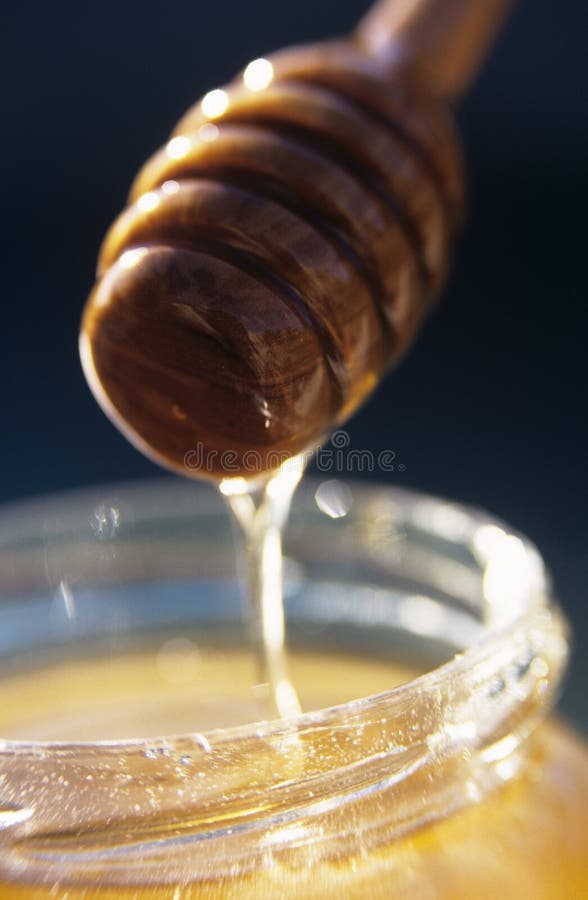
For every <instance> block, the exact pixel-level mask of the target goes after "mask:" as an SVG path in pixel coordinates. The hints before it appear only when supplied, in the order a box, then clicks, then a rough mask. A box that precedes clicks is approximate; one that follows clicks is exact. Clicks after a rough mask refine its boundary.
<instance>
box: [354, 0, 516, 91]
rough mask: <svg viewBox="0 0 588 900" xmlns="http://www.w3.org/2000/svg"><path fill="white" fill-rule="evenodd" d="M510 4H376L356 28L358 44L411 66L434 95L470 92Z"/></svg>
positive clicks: (452, 0) (440, 0)
mask: <svg viewBox="0 0 588 900" xmlns="http://www.w3.org/2000/svg"><path fill="white" fill-rule="evenodd" d="M512 5H513V0H380V2H378V3H376V4H375V5H374V6H373V7H372V8H371V9H370V11H369V12H368V13H367V15H366V16H365V18H364V19H362V21H361V22H360V23H359V26H358V28H357V31H356V36H357V38H358V40H359V43H360V44H361V45H362V46H363V47H364V48H365V49H367V50H368V51H369V52H370V53H371V54H373V55H379V56H382V57H384V58H387V59H388V61H389V65H390V68H391V69H393V70H394V71H397V70H398V68H399V67H412V68H413V69H414V70H415V71H416V72H418V73H419V74H420V75H421V77H422V78H423V79H424V80H425V82H426V85H427V87H428V89H429V90H430V91H431V92H432V93H434V94H437V95H438V96H444V97H446V98H449V99H455V98H458V97H459V96H460V95H461V94H462V93H463V92H464V91H465V90H467V88H468V87H469V85H470V83H471V81H472V79H473V77H474V75H475V73H476V71H477V69H478V67H479V65H480V64H481V62H482V60H483V58H484V56H485V54H486V52H487V50H488V48H489V46H490V44H491V42H492V39H493V37H494V35H495V33H496V31H497V30H498V28H499V26H500V24H501V22H502V20H503V19H504V17H505V15H506V13H507V12H508V10H509V8H510V7H511V6H512Z"/></svg>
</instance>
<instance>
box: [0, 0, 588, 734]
mask: <svg viewBox="0 0 588 900" xmlns="http://www.w3.org/2000/svg"><path fill="white" fill-rule="evenodd" d="M472 2H474V0H472ZM366 5H367V4H366V3H364V2H361V0H298V2H297V3H286V2H281V3H276V2H268V0H248V2H247V3H244V2H237V0H216V2H214V3H200V2H198V0H190V2H186V0H175V2H174V3H173V4H167V5H166V4H162V3H161V2H159V3H155V2H153V0H144V2H142V3H130V2H124V0H122V2H120V0H119V2H114V0H102V2H101V3H100V4H80V3H77V2H76V3H56V4H55V3H52V4H43V5H41V4H27V3H20V4H18V5H16V4H14V5H13V4H11V5H10V7H9V11H8V12H6V11H5V12H4V13H3V17H4V22H3V28H2V31H3V38H2V41H3V46H2V47H1V48H0V49H1V53H0V67H1V71H0V77H1V81H0V83H1V84H2V85H3V86H4V89H5V90H4V92H3V93H4V97H3V101H2V124H3V129H2V132H3V136H2V142H1V146H2V154H3V160H2V169H1V171H2V173H3V179H2V216H1V218H0V222H1V226H0V227H1V229H2V249H3V261H2V270H1V274H0V277H1V282H2V294H3V296H2V307H1V309H2V315H1V319H0V322H1V330H0V335H1V336H0V351H1V354H2V355H1V362H2V370H1V385H2V395H1V401H2V412H3V416H2V435H1V437H2V440H1V443H0V461H1V464H2V468H1V473H2V474H1V478H0V500H2V501H8V500H12V499H15V498H19V497H24V496H27V495H31V494H35V493H38V492H48V491H55V490H59V489H62V488H71V487H74V486H77V485H82V484H87V483H96V482H101V481H107V480H117V479H129V478H140V477H145V476H148V477H149V476H154V475H157V474H158V472H157V470H156V468H155V466H153V465H151V464H150V463H149V462H147V461H146V460H144V459H142V458H141V456H140V455H139V454H138V453H137V452H136V451H135V450H133V449H132V448H131V447H130V446H129V445H127V443H126V442H125V440H124V439H123V438H122V437H121V436H120V435H119V434H118V433H117V432H116V431H115V430H114V429H113V428H112V427H111V425H110V424H109V423H108V422H107V420H106V419H105V417H104V416H103V415H102V413H101V412H100V411H99V410H98V407H97V406H96V404H95V402H94V401H93V399H92V398H91V396H90V393H89V391H88V390H87V388H86V386H85V383H84V379H83V376H82V374H81V370H80V367H79V363H78V357H77V329H78V321H79V316H80V312H81V307H82V304H83V302H84V299H85V296H86V294H87V292H88V290H89V288H90V285H91V282H92V278H93V271H94V265H95V259H96V253H97V249H98V245H99V242H100V239H101V237H102V235H103V233H104V231H105V230H106V228H107V226H108V224H109V222H110V221H111V219H112V218H113V216H114V215H115V214H116V213H117V212H118V210H119V209H120V207H121V205H122V203H123V201H124V198H125V195H126V191H127V189H128V186H129V184H130V181H131V178H132V177H133V175H134V173H135V171H136V170H137V168H138V167H139V165H140V164H141V163H142V162H143V160H144V159H145V158H146V156H147V155H148V154H149V153H150V152H151V151H152V150H153V149H155V148H156V147H157V146H159V145H160V144H161V143H163V142H164V140H165V138H166V136H167V134H168V133H169V131H170V130H171V128H172V126H173V125H174V123H175V121H176V120H177V119H178V117H179V116H180V114H181V113H182V112H183V111H184V110H185V108H186V107H187V106H188V105H190V104H191V103H192V102H193V101H194V100H195V99H197V97H198V96H199V95H200V94H202V93H203V92H204V91H205V90H208V89H209V88H211V87H214V86H216V85H218V84H222V83H223V82H224V81H226V80H228V79H229V78H230V77H231V76H232V75H233V74H234V73H235V71H236V70H237V69H239V68H240V67H241V66H242V65H243V64H244V63H246V62H247V61H248V60H249V59H251V58H254V57H256V56H259V55H260V54H262V53H264V52H268V51H271V50H273V49H276V48H277V47H279V46H281V45H285V44H289V43H295V42H299V41H305V40H309V39H315V38H320V37H322V36H326V35H329V34H333V33H337V32H342V31H344V30H347V29H349V28H350V27H351V26H352V24H353V23H354V21H355V20H356V19H357V18H358V17H359V15H360V14H361V13H362V12H363V11H364V9H365V8H366ZM587 26H588V7H586V4H585V0H575V2H574V0H566V2H565V3H554V2H553V0H523V2H521V3H520V5H519V7H518V9H517V10H516V12H515V14H514V15H513V16H512V18H511V20H510V23H509V26H508V28H507V30H506V31H505V33H504V35H503V37H502V39H501V41H500V43H499V45H498V47H497V49H496V51H495V53H494V55H493V57H492V59H491V61H490V63H489V64H488V66H487V67H486V69H485V71H484V73H483V75H482V77H481V78H480V79H479V81H478V83H477V86H476V88H475V90H474V91H473V92H472V93H471V95H470V97H469V98H468V100H467V102H466V103H465V104H464V105H463V107H462V109H461V111H460V120H461V124H462V129H463V134H464V138H465V144H466V148H467V157H468V160H469V169H470V180H471V212H470V218H469V222H468V226H467V229H466V231H465V234H464V236H463V239H462V242H461V246H460V248H459V254H458V259H457V264H456V267H455V270H454V274H453V278H452V281H451V284H450V286H449V289H448V290H447V291H446V295H445V298H444V301H443V303H442V304H441V306H440V307H439V310H438V312H437V313H436V315H435V316H434V317H433V319H432V321H431V322H430V324H429V325H428V327H427V328H426V331H425V334H424V336H423V337H422V339H421V340H420V342H419V343H418V346H417V347H416V348H415V350H414V351H413V353H412V355H411V356H410V358H409V359H408V360H407V362H406V363H405V364H404V365H403V367H402V368H401V370H400V371H399V372H397V373H396V374H394V375H392V377H390V378H389V379H388V380H387V381H386V383H385V384H384V385H383V386H382V387H381V388H380V390H379V392H378V394H377V395H376V397H375V398H374V399H373V400H372V401H371V402H370V403H369V405H368V406H366V407H365V409H364V410H362V411H361V412H360V414H359V415H357V416H356V417H355V418H354V420H353V421H352V422H351V423H350V426H349V432H350V436H351V440H352V446H353V447H356V448H358V449H360V448H373V449H375V450H380V449H384V448H391V449H394V450H395V451H396V452H397V454H398V461H399V462H401V463H403V464H404V465H405V466H406V470H405V471H404V472H402V473H395V474H394V475H392V476H388V478H390V479H391V480H393V481H397V482H400V483H402V484H406V485H411V486H416V487H419V488H423V489H426V490H429V491H431V492H434V493H438V494H442V495H446V496H449V497H453V498H456V499H458V500H463V501H467V502H469V503H475V504H477V505H481V506H483V507H486V508H487V509H489V510H491V511H493V512H494V513H497V514H498V515H499V516H501V517H503V518H504V519H506V520H507V521H509V522H511V523H513V524H514V525H516V526H517V527H518V528H519V529H521V530H522V531H524V532H526V533H527V534H529V535H530V536H531V537H532V538H533V539H534V540H535V542H536V543H537V544H538V545H539V546H540V548H541V549H542V551H543V552H544V554H545V555H546V557H547V560H548V562H549V564H550V566H551V568H552V570H553V572H554V575H555V580H556V584H557V586H558V590H559V594H560V596H561V598H562V601H563V604H564V606H565V608H566V609H567V611H568V613H569V615H570V617H571V619H572V622H573V624H574V628H575V633H576V648H577V652H576V656H575V660H574V665H573V668H572V675H571V678H570V681H569V683H568V689H567V693H566V696H565V698H564V708H565V709H566V710H567V711H568V712H569V713H571V714H572V715H574V716H575V718H576V719H577V720H578V721H581V722H582V723H583V725H584V727H587V728H588V710H587V709H586V703H585V699H584V695H585V691H586V689H587V688H588V658H587V657H588V652H587V648H588V614H587V603H588V600H587V597H586V585H587V583H588V578H587V577H586V564H587V533H588V529H587V524H586V500H587V496H586V493H587V492H586V478H585V471H584V467H585V458H586V449H585V438H584V425H585V418H586V409H585V406H586V380H587V379H586V376H587V362H586V351H585V345H586V338H587V334H588V314H587V309H586V288H585V280H586V239H587V237H588V229H587V227H586V225H587V222H586V219H587V216H586V203H587V199H588V197H587V194H586V186H587V181H588V164H587V162H586V160H587V159H588V116H587V115H586V96H587V95H588V78H587V74H588V71H587V64H586V58H587V50H586V47H587V45H588V41H587V38H588V35H587ZM380 477H384V476H382V475H380Z"/></svg>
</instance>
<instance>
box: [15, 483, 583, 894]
mask: <svg viewBox="0 0 588 900" xmlns="http://www.w3.org/2000/svg"><path fill="white" fill-rule="evenodd" d="M285 552H286V565H285V572H286V598H287V617H288V622H289V641H290V645H291V652H292V669H293V675H294V680H295V681H296V683H297V686H298V687H299V689H300V691H301V694H302V698H303V703H304V707H305V710H306V711H305V712H304V713H303V714H302V715H301V716H300V717H299V718H296V719H293V720H290V721H287V722H286V721H266V720H264V719H263V710H262V709H261V708H260V707H259V706H258V705H257V704H259V703H261V702H262V698H261V699H260V697H259V696H258V694H259V691H258V692H257V694H256V690H255V671H254V666H253V663H252V660H251V659H250V656H249V651H248V649H247V647H246V646H244V644H243V634H244V631H245V629H244V626H243V612H242V602H241V598H240V594H239V590H238V586H237V582H236V580H235V576H234V559H233V550H232V544H231V534H230V527H229V524H228V518H227V516H226V512H225V510H224V508H223V506H222V503H221V502H220V500H219V499H218V497H216V496H215V494H214V492H213V491H212V490H211V489H209V488H206V487H192V486H188V485H186V484H183V483H179V482H174V481H165V482H154V483H150V484H148V485H134V486H133V485H131V486H126V487H114V488H112V489H110V488H103V489H100V490H94V491H84V492H80V493H77V494H72V495H70V496H65V497H61V498H51V499H48V500H39V501H34V502H30V503H25V504H21V505H18V506H14V507H11V508H8V509H5V511H4V513H3V515H2V518H1V521H0V572H1V575H0V734H1V735H2V736H3V738H4V739H3V740H2V741H0V898H4V897H10V898H19V897H23V898H27V900H30V898H36V897H39V898H41V897H58V898H60V897H63V898H65V897H67V898H68V900H72V898H82V897H84V898H90V897H96V898H107V897H113V898H114V897H116V898H125V897H128V898H131V897H132V898H143V897H160V898H168V897H169V898H170V900H171V898H174V900H177V898H191V897H206V898H212V897H227V898H233V897H235V898H237V897H238V898H239V900H246V898H254V897H255V898H257V897H269V898H278V897H279V898H301V897H304V898H314V897H331V896H333V897H334V896H343V897H345V898H356V897H364V898H365V897H369V898H370V900H371V898H380V897H381V898H384V897H385V898H389V897H393V896H394V897H399V896H407V897H411V898H427V900H428V898H446V897H447V898H449V897H451V898H461V897H463V898H473V897H475V898H476V900H483V898H486V897H487V898H495V897H497V896H504V897H523V896H524V897H534V898H537V897H542V898H557V897H562V898H563V897H565V898H570V897H581V896H588V863H587V860H586V857H587V853H586V851H587V849H588V846H587V843H588V839H587V833H588V753H587V751H586V749H585V747H584V746H583V744H582V743H581V741H580V740H579V739H578V737H576V736H575V735H574V734H573V732H572V731H571V730H570V729H569V728H568V727H567V726H565V725H563V724H561V723H560V722H558V721H557V720H554V719H552V718H550V717H549V713H550V712H551V709H552V706H553V703H554V700H555V699H556V697H557V694H558V690H559V686H560V680H561V676H562V672H563V669H564V668H565V662H566V657H567V639H566V625H565V622H564V620H563V618H562V615H561V612H560V611H559V609H558V608H557V606H556V604H555V603H554V600H553V597H552V594H551V589H550V585H549V580H548V578H547V576H546V573H545V570H544V567H543V564H542V561H541V558H540V556H539V555H538V553H537V551H536V550H535V549H534V548H533V547H532V546H531V545H530V544H529V542H528V541H527V540H526V539H524V538H523V537H521V536H520V535H518V534H515V533H514V532H513V531H512V529H510V528H508V527H507V526H505V525H504V524H503V523H500V522H498V521H496V520H494V519H491V518H490V517H489V516H487V515H485V514H483V513H480V512H478V511H475V510H471V509H466V508H463V507H460V506H457V505H456V504H453V503H449V502H445V501H441V500H438V499H433V498H430V497H426V496H420V495H417V494H414V493H410V492H407V491H401V490H397V489H390V488H378V487H369V488H368V487H365V486H362V487H359V486H355V485H346V484H341V483H339V482H336V481H328V482H323V483H316V482H315V483H312V482H309V483H307V484H306V485H304V486H303V488H302V489H301V491H300V492H299V494H298V497H297V498H296V500H295V503H294V507H293V512H292V519H291V522H290V525H289V528H288V531H287V535H286V541H285ZM252 686H253V689H252ZM194 729H197V730H196V731H194Z"/></svg>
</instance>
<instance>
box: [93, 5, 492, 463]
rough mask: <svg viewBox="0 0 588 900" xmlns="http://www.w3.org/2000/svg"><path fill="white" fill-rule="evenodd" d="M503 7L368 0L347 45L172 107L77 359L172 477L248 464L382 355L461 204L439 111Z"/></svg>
mask: <svg viewBox="0 0 588 900" xmlns="http://www.w3.org/2000/svg"><path fill="white" fill-rule="evenodd" d="M508 5H509V3H508V0H475V2H472V0H381V2H380V3H378V4H376V5H375V7H374V8H373V9H372V10H371V11H370V12H369V13H368V15H367V16H366V17H365V19H364V20H363V21H362V22H360V24H359V26H358V28H357V29H356V31H355V32H354V33H353V34H352V35H351V36H350V37H349V38H347V39H340V40H334V41H330V42H326V43H320V44H316V45H311V46H303V47H295V48H292V49H287V50H283V51H281V52H278V53H276V54H274V55H273V56H270V57H268V58H267V59H259V60H256V61H254V62H253V63H251V64H250V65H249V66H248V67H247V68H246V69H245V70H244V73H243V74H242V75H241V76H240V77H239V78H237V79H236V80H235V81H234V82H232V83H231V84H230V85H229V86H228V87H226V88H224V89H223V90H215V91H212V92H210V93H209V94H207V95H206V96H205V97H204V99H203V100H202V101H201V102H200V103H198V104H197V105H196V106H195V107H193V108H192V109H191V110H189V111H188V113H187V114H186V115H185V116H184V117H183V118H182V120H181V121H180V123H179V124H178V126H177V128H176V130H175V133H174V135H173V136H172V137H171V139H170V140H169V142H168V144H167V145H166V147H164V148H163V149H162V150H161V151H159V152H158V153H156V154H155V156H154V157H152V158H151V159H150V160H149V161H148V162H147V164H146V165H145V166H144V168H143V169H142V170H141V172H140V173H139V175H138V176H137V179H136V181H135V184H134V186H133V188H132V192H131V198H130V199H131V205H130V206H129V207H128V208H127V209H126V210H125V211H124V212H123V213H122V215H121V216H120V217H119V218H118V219H117V221H116V222H115V223H114V224H113V226H112V227H111V229H110V231H109V233H108V235H107V237H106V239H105V241H104V245H103V247H102V251H101V254H100V260H99V267H98V276H99V277H98V282H97V284H96V286H95V288H94V290H93V292H92V294H91V296H90V298H89V300H88V303H87V306H86V309H85V312H84V316H83V321H82V331H81V339H80V341H81V356H82V362H83V366H84V370H85V373H86V377H87V379H88V381H89V384H90V386H91V388H92V390H93V392H94V394H95V396H96V397H97V399H98V401H99V403H100V404H101V405H102V407H103V409H104V410H105V412H106V413H107V414H108V415H109V416H110V417H111V418H112V420H113V421H114V423H115V424H116V425H117V426H118V427H119V428H120V429H121V430H122V431H123V432H124V433H125V434H126V436H127V437H128V438H129V439H130V440H131V441H132V442H133V443H134V444H136V445H137V446H138V447H139V448H140V449H141V450H143V452H145V453H146V454H147V455H149V456H150V457H152V458H154V459H155V460H157V461H158V462H160V463H162V464H163V465H165V466H168V467H170V468H172V469H175V470H177V471H180V472H182V473H183V474H188V475H196V476H202V477H208V478H213V479H221V478H224V477H226V476H227V475H228V474H231V475H247V474H251V472H252V471H254V472H255V474H256V475H259V473H260V472H264V471H270V470H273V469H275V468H277V467H278V465H279V464H280V463H281V462H283V461H284V459H285V458H286V457H289V456H293V455H296V454H298V453H300V452H301V451H303V450H305V448H307V447H309V446H311V445H313V444H316V443H317V441H319V440H320V439H321V437H322V436H324V435H325V434H326V433H328V431H329V429H331V428H333V427H334V426H335V425H337V424H339V423H341V422H343V421H344V420H345V419H346V418H347V417H348V416H350V415H351V413H352V412H353V411H354V410H355V409H356V408H357V406H358V405H359V404H360V403H361V402H362V401H363V400H364V399H365V397H366V396H367V395H368V394H369V393H370V391H371V390H372V389H373V388H374V387H375V386H376V384H377V383H378V381H379V379H380V378H381V377H382V375H383V373H384V372H385V371H386V370H387V369H389V368H390V367H391V366H393V365H394V364H396V363H397V362H398V361H399V359H400V358H401V357H402V355H403V353H404V352H405V351H406V349H407V347H408V346H409V345H410V343H411V341H412V339H413V337H414V336H415V334H416V332H417V331H418V328H419V326H420V324H421V323H422V321H423V319H424V317H425V316H426V314H427V312H428V310H429V309H430V308H431V304H432V302H433V300H434V299H435V297H436V296H437V295H438V294H439V291H440V289H441V287H442V285H443V282H444V279H445V275H446V272H447V268H448V261H449V257H450V252H451V246H452V242H453V239H454V235H455V232H456V228H457V226H458V224H459V222H460V218H461V216H462V207H463V182H462V171H461V162H460V151H459V145H458V141H457V138H456V134H455V130H454V125H453V122H452V117H451V112H450V108H451V105H452V104H453V103H454V102H455V101H456V100H457V99H458V98H459V96H460V94H461V93H462V91H463V90H464V89H465V88H466V87H467V86H468V84H469V82H470V80H471V77H472V74H473V71H474V69H475V67H476V65H477V64H478V62H479V60H480V58H481V56H482V55H483V51H484V50H485V48H486V45H487V44H488V42H489V40H490V38H491V36H492V33H493V32H494V30H495V28H496V27H497V26H498V24H499V21H500V19H501V18H502V16H503V14H504V13H505V12H506V9H507V7H508Z"/></svg>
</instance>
